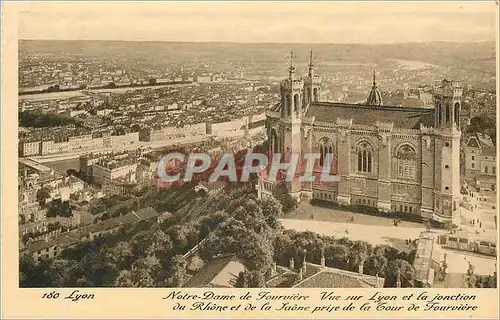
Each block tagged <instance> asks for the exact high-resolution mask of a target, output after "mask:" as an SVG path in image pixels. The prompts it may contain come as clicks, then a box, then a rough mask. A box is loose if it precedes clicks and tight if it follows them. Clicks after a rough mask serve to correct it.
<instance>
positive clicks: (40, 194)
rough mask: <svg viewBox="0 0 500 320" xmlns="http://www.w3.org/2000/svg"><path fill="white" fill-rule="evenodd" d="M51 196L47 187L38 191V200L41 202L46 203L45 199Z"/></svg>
mask: <svg viewBox="0 0 500 320" xmlns="http://www.w3.org/2000/svg"><path fill="white" fill-rule="evenodd" d="M49 198H50V191H49V189H48V188H47V187H42V188H40V189H39V190H38V191H37V192H36V200H37V201H38V202H39V203H45V200H46V199H49Z"/></svg>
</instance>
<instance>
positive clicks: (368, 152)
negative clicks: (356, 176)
mask: <svg viewBox="0 0 500 320" xmlns="http://www.w3.org/2000/svg"><path fill="white" fill-rule="evenodd" d="M356 152H357V155H358V159H357V160H358V172H372V170H373V168H372V162H373V161H372V156H373V149H372V147H371V146H370V144H368V143H367V142H362V143H360V144H359V145H358V147H357V148H356Z"/></svg>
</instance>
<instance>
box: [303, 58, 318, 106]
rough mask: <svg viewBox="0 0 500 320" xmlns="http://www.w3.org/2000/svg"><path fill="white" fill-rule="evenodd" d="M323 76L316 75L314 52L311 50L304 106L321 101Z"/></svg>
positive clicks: (305, 82) (305, 84) (305, 83)
mask: <svg viewBox="0 0 500 320" xmlns="http://www.w3.org/2000/svg"><path fill="white" fill-rule="evenodd" d="M320 97H321V77H319V76H316V75H314V64H313V52H312V50H310V51H309V72H308V74H307V77H306V79H305V81H304V106H305V107H307V106H308V105H309V103H311V102H317V101H320Z"/></svg>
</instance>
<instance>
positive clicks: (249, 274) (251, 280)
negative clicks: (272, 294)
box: [244, 270, 266, 288]
mask: <svg viewBox="0 0 500 320" xmlns="http://www.w3.org/2000/svg"><path fill="white" fill-rule="evenodd" d="M244 276H245V277H246V280H247V285H248V288H262V287H263V286H264V285H265V284H266V279H265V277H264V275H263V274H262V272H260V271H257V270H254V271H245V275H244Z"/></svg>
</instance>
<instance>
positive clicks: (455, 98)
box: [257, 52, 462, 223]
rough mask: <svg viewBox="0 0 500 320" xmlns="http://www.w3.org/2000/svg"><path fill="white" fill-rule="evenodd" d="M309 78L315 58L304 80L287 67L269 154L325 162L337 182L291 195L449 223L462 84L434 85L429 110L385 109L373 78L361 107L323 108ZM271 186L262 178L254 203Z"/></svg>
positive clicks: (291, 185)
mask: <svg viewBox="0 0 500 320" xmlns="http://www.w3.org/2000/svg"><path fill="white" fill-rule="evenodd" d="M314 71H315V70H314V65H313V56H312V52H311V53H310V58H309V68H308V74H307V75H306V76H305V77H303V78H302V77H298V76H297V75H296V74H295V68H294V66H293V61H292V59H290V67H289V73H288V77H287V78H286V79H284V80H282V81H281V84H280V93H281V101H280V102H279V103H278V104H276V105H274V106H273V107H271V108H270V109H269V110H268V111H267V113H266V130H267V136H268V142H269V152H270V153H271V154H274V153H280V154H282V155H288V156H289V155H291V154H303V153H313V152H314V153H320V154H321V155H322V156H323V155H325V154H329V156H330V157H333V161H332V163H333V166H334V167H333V170H334V171H335V173H336V174H337V175H339V176H340V181H338V182H320V181H315V182H301V181H299V180H294V181H293V182H288V184H287V188H288V191H289V192H290V194H291V195H292V196H293V197H294V198H296V199H297V200H299V201H304V200H305V199H309V200H311V199H320V200H324V201H329V202H333V203H339V204H342V205H363V206H368V207H374V208H377V209H378V210H380V211H392V212H402V213H405V214H409V215H418V216H420V217H421V218H422V220H424V221H427V220H435V221H439V222H442V223H450V222H452V220H454V218H456V216H457V215H456V214H455V213H456V212H457V210H458V206H459V201H460V164H459V158H460V157H459V154H460V152H459V147H460V135H461V133H460V127H459V126H460V121H459V120H460V109H461V97H462V88H461V85H460V83H458V82H455V81H448V80H443V81H442V82H440V83H439V84H437V85H435V86H434V89H433V98H434V108H433V109H424V108H403V107H392V106H386V105H384V104H383V101H382V97H381V94H380V92H379V90H378V88H377V84H376V82H375V74H374V78H373V87H372V89H371V92H370V94H369V96H368V97H367V99H366V102H365V103H362V104H346V103H332V102H326V101H322V100H321V77H320V76H318V75H316V74H315V72H314ZM320 161H322V159H320ZM275 186H276V185H275V183H273V182H271V181H266V180H265V179H264V178H261V179H260V180H259V182H258V185H257V190H258V193H259V196H261V197H266V196H269V195H270V194H272V191H273V188H275Z"/></svg>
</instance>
